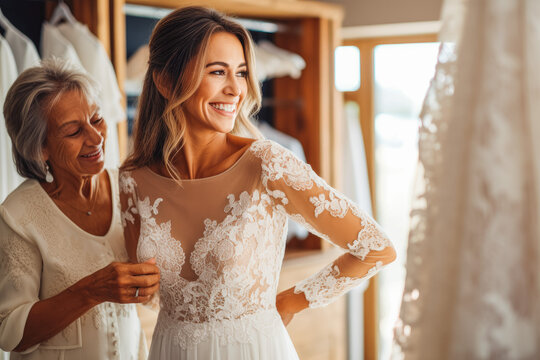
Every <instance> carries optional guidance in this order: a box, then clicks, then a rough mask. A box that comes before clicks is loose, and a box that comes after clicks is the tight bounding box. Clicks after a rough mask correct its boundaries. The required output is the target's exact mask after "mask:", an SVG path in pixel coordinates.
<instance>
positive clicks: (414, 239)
mask: <svg viewBox="0 0 540 360" xmlns="http://www.w3.org/2000/svg"><path fill="white" fill-rule="evenodd" d="M539 4H540V3H538V2H537V1H517V0H507V1H457V0H455V1H454V0H451V1H446V2H445V6H444V8H443V10H444V11H443V14H442V28H441V35H440V36H441V41H442V42H441V46H440V50H439V56H438V63H437V67H436V70H435V75H434V78H433V80H432V82H431V86H430V89H429V90H428V93H427V95H426V98H425V102H424V108H423V111H422V116H421V120H422V122H421V127H420V133H419V135H420V141H419V148H420V151H419V157H420V168H419V170H420V172H419V175H420V176H418V179H419V181H418V184H417V185H420V186H418V189H417V193H416V194H415V195H416V196H415V199H414V200H413V203H412V211H411V224H412V226H411V229H410V234H409V246H408V250H407V258H408V261H407V278H406V282H405V290H404V294H403V301H402V304H401V310H400V311H401V312H400V321H399V323H398V326H397V327H396V329H395V337H394V338H395V339H396V344H395V345H396V346H395V351H394V358H396V359H402V358H406V359H419V360H422V359H426V360H428V359H441V360H446V359H538V356H539V355H538V354H540V321H539V316H538V314H539V313H540V284H539V274H540V272H539V267H540V256H539V254H540V248H539V241H538V240H539V238H540V236H539V235H540V233H539V230H540V229H539V227H538V224H539V223H538V215H539V212H538V211H539V208H540V192H539V191H538V189H539V187H538V184H539V182H538V172H537V173H535V169H536V171H537V170H538V164H540V162H539V161H538V160H539V159H538V156H539V154H540V152H538V151H537V150H538V144H539V142H538V138H539V137H540V129H539V128H538V119H539V116H540V108H539V107H538V86H539V84H540V79H539V77H538V75H537V74H538V71H537V67H538V65H537V64H538V63H539V61H540V32H539V31H538V29H540V6H539ZM534 149H536V150H534Z"/></svg>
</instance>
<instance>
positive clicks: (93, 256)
mask: <svg viewBox="0 0 540 360" xmlns="http://www.w3.org/2000/svg"><path fill="white" fill-rule="evenodd" d="M108 174H109V177H110V183H111V187H112V195H113V196H112V197H113V217H112V222H111V226H110V228H109V231H108V232H107V234H106V235H104V236H95V235H92V234H89V233H87V232H85V231H84V230H82V229H81V228H80V227H78V226H77V225H76V224H75V223H73V222H72V221H71V220H70V219H69V218H68V217H67V216H65V215H64V213H62V212H61V211H60V209H59V208H58V207H57V206H56V204H55V203H54V202H53V201H52V199H51V198H50V197H49V196H48V194H47V193H46V192H45V191H44V190H43V189H42V187H41V186H40V185H39V183H38V182H37V181H36V180H26V181H25V182H24V183H22V184H21V185H20V186H19V187H18V188H17V189H16V190H14V191H13V192H12V193H11V194H10V195H9V196H8V197H7V199H6V200H5V201H4V202H3V204H2V205H0V348H2V349H3V350H5V351H10V350H13V349H14V348H15V347H16V346H17V345H18V344H19V342H20V341H21V339H22V336H23V331H24V326H25V324H26V319H27V317H28V313H29V311H30V309H31V308H32V306H33V305H34V303H36V302H37V301H39V300H42V299H47V298H50V297H52V296H54V295H56V294H58V293H60V292H61V291H63V290H64V289H66V288H67V287H69V286H71V285H72V284H74V283H76V282H77V281H79V280H80V279H82V278H83V277H85V276H87V275H89V274H91V273H93V272H95V271H97V270H99V269H101V268H103V267H105V266H107V265H108V264H110V263H111V262H113V261H126V260H127V254H126V251H125V248H124V237H123V230H122V226H121V221H120V212H119V197H118V181H117V177H118V173H117V171H111V170H108ZM146 356H147V351H146V343H145V341H144V336H143V333H142V331H141V327H140V322H139V319H138V317H137V311H136V307H135V305H134V304H127V305H122V304H116V303H111V302H105V303H102V304H100V305H98V306H95V307H94V308H92V309H91V310H90V311H88V312H87V313H86V314H84V315H83V316H81V317H80V318H78V319H77V320H75V321H74V322H73V323H71V324H70V325H69V326H68V327H66V328H65V329H64V330H63V331H61V332H60V333H58V334H57V335H55V336H53V337H51V338H50V339H48V340H46V341H43V342H42V343H40V344H37V345H35V346H33V347H32V348H30V349H28V350H27V351H25V352H24V353H15V352H13V353H11V359H43V360H47V359H66V360H67V359H77V360H82V359H92V360H93V359H126V360H131V359H146Z"/></svg>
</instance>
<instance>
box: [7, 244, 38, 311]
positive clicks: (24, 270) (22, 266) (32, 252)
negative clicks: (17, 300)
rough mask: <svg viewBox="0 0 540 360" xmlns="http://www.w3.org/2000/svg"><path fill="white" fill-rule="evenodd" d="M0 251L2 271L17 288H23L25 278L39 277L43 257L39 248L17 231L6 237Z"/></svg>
mask: <svg viewBox="0 0 540 360" xmlns="http://www.w3.org/2000/svg"><path fill="white" fill-rule="evenodd" d="M0 253H1V256H0V272H1V273H2V274H3V276H7V277H9V278H10V279H11V281H12V283H13V287H14V288H15V289H16V290H20V289H21V287H22V285H23V282H24V281H25V278H28V277H33V278H36V279H38V278H39V276H40V274H39V273H38V271H39V269H41V258H40V255H39V252H38V250H37V249H36V248H35V247H34V246H31V245H30V244H28V243H27V242H26V241H24V240H23V239H21V238H19V237H18V236H17V235H16V234H15V233H10V234H8V236H6V237H5V239H4V241H2V246H0ZM1 320H2V319H1V318H0V321H1Z"/></svg>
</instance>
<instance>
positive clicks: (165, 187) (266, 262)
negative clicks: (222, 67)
mask: <svg viewBox="0 0 540 360" xmlns="http://www.w3.org/2000/svg"><path fill="white" fill-rule="evenodd" d="M182 183H183V186H182V187H180V186H178V184H176V183H175V182H174V181H172V180H171V179H169V178H165V177H161V176H159V175H157V174H156V173H154V172H152V171H151V170H150V169H148V168H141V169H137V170H134V171H131V172H129V171H127V172H123V173H122V174H121V176H120V187H121V192H122V194H123V195H122V200H121V201H122V209H123V222H124V226H125V234H126V236H127V237H135V238H137V239H138V249H137V254H138V258H139V260H146V259H149V258H151V257H156V261H157V264H158V266H159V267H160V269H161V286H160V306H161V309H160V313H159V317H158V322H157V325H156V329H155V332H154V337H153V340H152V348H151V350H150V358H151V359H164V358H175V359H178V358H179V359H222V360H223V359H231V360H232V359H235V360H236V359H297V355H296V352H295V350H294V347H293V346H292V343H291V341H290V338H289V336H288V334H287V332H286V330H285V328H284V326H283V323H282V321H281V318H280V316H279V314H278V312H277V311H276V307H275V299H276V292H277V283H278V278H279V273H280V269H281V263H282V261H283V254H284V250H285V237H286V233H287V221H286V220H287V215H289V216H291V217H292V218H293V219H294V220H295V221H297V222H299V223H300V224H303V225H305V226H306V227H307V228H308V229H309V230H310V231H313V232H314V233H316V234H319V235H320V236H322V237H323V238H324V239H326V240H328V241H332V242H333V243H335V244H337V245H339V246H341V247H342V248H343V249H344V250H346V251H347V252H348V253H347V254H344V255H343V256H341V257H340V258H338V259H337V260H336V261H335V262H334V263H332V264H330V265H328V267H327V268H324V269H322V270H321V271H320V272H319V273H317V274H314V275H313V276H311V277H310V278H308V279H306V280H304V281H302V282H300V283H299V284H297V285H296V289H295V292H297V293H301V292H303V293H304V294H305V296H306V298H307V299H308V301H309V302H310V306H311V307H317V306H323V305H326V304H328V303H330V302H331V301H333V300H334V299H335V298H337V297H338V296H340V295H341V294H343V293H345V292H346V291H347V290H349V289H351V288H352V287H354V286H357V285H358V284H359V283H360V282H361V281H364V280H365V279H368V278H369V277H371V276H372V275H373V274H375V273H376V272H377V270H379V269H380V268H381V267H382V266H383V265H385V264H387V263H389V262H390V261H392V260H393V254H394V251H393V248H392V247H391V243H390V241H389V240H388V238H387V237H386V236H385V235H384V233H383V232H382V231H381V230H380V229H379V227H378V225H377V224H376V223H375V222H374V221H373V220H372V219H371V218H370V217H369V216H368V215H366V214H365V213H363V212H362V211H361V210H360V209H358V208H357V207H356V205H354V204H353V203H352V202H350V200H348V199H346V198H345V197H344V196H343V195H342V194H340V193H338V192H337V191H336V190H334V189H332V188H331V187H330V186H328V185H327V184H326V183H325V182H324V181H323V180H322V179H321V178H319V177H318V176H317V175H316V174H315V173H314V172H313V170H312V169H311V167H310V166H309V165H307V164H305V163H304V162H302V161H300V160H299V159H298V158H296V157H295V156H294V155H293V154H292V153H291V152H290V151H288V150H286V149H284V148H283V147H281V146H279V145H277V144H276V143H274V142H272V141H268V140H259V141H255V142H254V143H252V144H251V146H250V148H249V149H248V150H247V151H246V152H245V153H244V155H243V156H242V157H241V158H240V160H238V161H237V163H236V164H235V165H233V166H232V167H231V168H230V169H228V170H227V171H225V172H223V173H221V174H219V175H216V176H213V177H209V178H203V179H195V180H185V181H183V182H182Z"/></svg>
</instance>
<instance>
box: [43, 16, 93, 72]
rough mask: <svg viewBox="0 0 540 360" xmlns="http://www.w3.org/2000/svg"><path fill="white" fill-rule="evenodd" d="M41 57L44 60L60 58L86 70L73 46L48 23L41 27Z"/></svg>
mask: <svg viewBox="0 0 540 360" xmlns="http://www.w3.org/2000/svg"><path fill="white" fill-rule="evenodd" d="M41 55H42V56H43V59H47V58H50V57H58V58H61V59H64V60H65V61H68V62H69V63H71V64H72V65H74V66H76V67H78V68H79V69H81V70H84V67H83V66H82V64H81V61H80V60H79V56H78V55H77V51H75V49H74V48H73V45H71V43H70V42H69V41H68V40H67V39H66V38H65V37H64V35H62V33H61V32H60V30H58V28H57V27H56V26H54V25H51V24H49V23H47V22H45V23H43V25H42V27H41Z"/></svg>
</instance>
